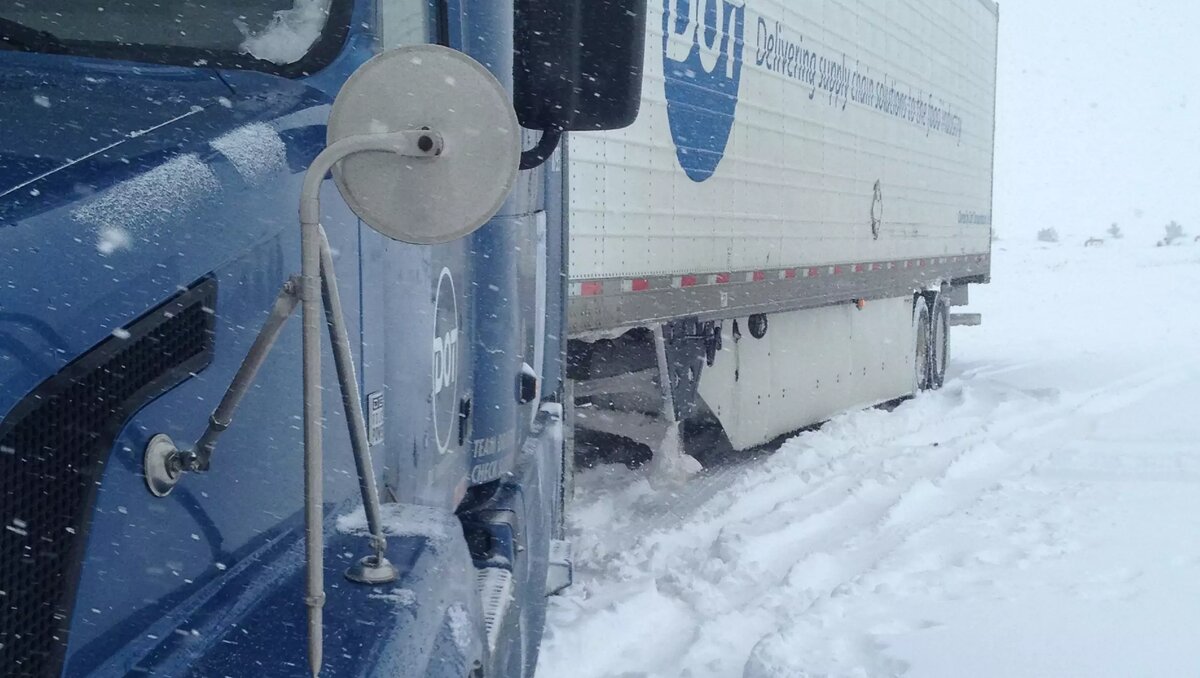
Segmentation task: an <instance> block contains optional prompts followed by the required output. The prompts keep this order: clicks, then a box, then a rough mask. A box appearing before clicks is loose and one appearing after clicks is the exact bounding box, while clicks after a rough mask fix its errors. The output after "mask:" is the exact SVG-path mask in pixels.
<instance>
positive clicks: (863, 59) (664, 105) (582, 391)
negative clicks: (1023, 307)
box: [563, 0, 999, 462]
mask: <svg viewBox="0 0 1200 678" xmlns="http://www.w3.org/2000/svg"><path fill="white" fill-rule="evenodd" d="M998 18H999V11H998V7H997V6H996V4H995V3H993V2H991V0H902V1H898V0H822V1H820V2H816V1H811V2H810V1H808V0H797V1H795V2H788V1H785V0H690V2H689V0H658V1H656V0H651V2H650V9H649V20H648V26H647V30H648V34H647V49H646V60H645V69H644V83H643V92H642V108H641V112H640V115H639V117H638V120H637V122H636V123H635V124H634V125H633V126H631V127H629V128H627V129H623V130H619V131H611V132H596V133H574V134H572V135H571V136H570V138H569V140H568V141H569V143H568V145H567V149H566V152H565V153H564V155H563V161H564V162H565V163H566V168H567V171H566V172H565V173H564V174H565V175H566V176H567V186H566V188H565V190H564V194H565V197H564V210H565V212H566V213H567V215H568V217H569V234H570V235H569V259H570V261H569V266H568V270H569V292H568V298H569V303H568V314H567V316H568V319H567V323H568V328H567V331H568V335H569V336H570V337H571V339H572V341H571V349H570V369H569V376H570V377H571V380H572V382H571V386H572V387H573V390H574V398H573V404H574V406H575V415H574V417H573V421H574V423H575V426H574V429H575V433H576V436H577V441H578V442H579V443H580V445H579V448H578V449H579V450H584V449H585V448H586V449H590V450H592V451H593V452H594V451H597V450H599V451H604V452H605V453H607V454H609V455H610V456H611V455H613V454H617V456H618V457H620V458H621V459H622V460H624V461H626V462H631V461H637V460H639V459H641V460H644V458H646V456H647V455H649V454H650V453H651V452H652V451H653V450H656V449H658V447H657V446H658V444H659V442H661V440H662V439H663V436H664V435H666V434H667V433H669V432H670V431H672V430H674V429H675V425H676V424H677V423H678V424H681V425H682V427H681V428H682V432H683V442H684V449H686V450H687V451H689V452H691V453H692V454H693V455H694V456H697V457H699V458H700V459H701V460H702V461H707V460H708V458H710V457H712V456H713V455H715V454H720V453H721V452H729V451H733V450H746V449H749V448H754V447H756V446H760V445H762V444H764V443H767V442H769V441H771V440H772V439H775V438H777V437H779V436H782V435H785V434H787V433H789V432H792V431H796V430H798V429H801V428H803V427H806V426H809V425H811V424H814V423H817V422H820V421H823V420H825V419H827V418H829V417H830V416H831V415H833V414H836V413H838V412H840V411H844V410H847V409H851V408H856V407H863V406H871V405H874V404H878V403H883V402H887V401H891V400H895V399H898V398H902V397H905V396H908V395H911V394H913V393H915V392H916V391H918V390H920V389H924V388H938V387H940V386H941V384H942V382H943V380H944V378H945V372H946V362H947V360H948V357H949V347H950V340H949V331H950V327H951V325H952V324H973V323H976V322H978V316H970V315H965V314H963V315H954V316H952V315H951V312H950V307H951V306H961V305H964V304H966V302H967V289H968V285H970V284H979V283H986V282H988V281H989V278H990V263H991V259H990V243H991V212H992V163H993V142H994V130H995V125H994V121H995V116H994V110H995V91H996V77H995V74H996V49H997V30H998ZM668 383H669V384H670V388H663V387H662V386H663V384H668ZM584 442H586V443H587V445H583V444H582V443H584ZM614 451H616V452H614Z"/></svg>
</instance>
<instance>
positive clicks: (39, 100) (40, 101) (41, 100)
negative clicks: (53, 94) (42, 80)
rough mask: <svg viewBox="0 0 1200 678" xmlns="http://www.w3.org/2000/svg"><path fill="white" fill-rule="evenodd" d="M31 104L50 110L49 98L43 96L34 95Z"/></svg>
mask: <svg viewBox="0 0 1200 678" xmlns="http://www.w3.org/2000/svg"><path fill="white" fill-rule="evenodd" d="M33 103H35V104H37V105H38V106H41V107H42V108H50V97H48V96H46V95H44V94H35V95H34V97H33Z"/></svg>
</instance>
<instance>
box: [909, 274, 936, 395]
mask: <svg viewBox="0 0 1200 678" xmlns="http://www.w3.org/2000/svg"><path fill="white" fill-rule="evenodd" d="M931 330H932V324H931V322H930V313H929V301H928V300H926V299H925V295H923V294H918V295H916V296H914V297H913V336H914V337H915V338H916V340H915V341H914V342H913V343H914V346H913V381H914V388H913V391H925V390H928V389H929V376H930V375H929V362H930V354H931V353H932V350H931V348H932V342H931V341H930V334H931V333H932V332H931Z"/></svg>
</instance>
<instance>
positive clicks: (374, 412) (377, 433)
mask: <svg viewBox="0 0 1200 678" xmlns="http://www.w3.org/2000/svg"><path fill="white" fill-rule="evenodd" d="M382 442H383V391H376V392H374V393H368V394H367V444H368V445H378V444H380V443H382Z"/></svg>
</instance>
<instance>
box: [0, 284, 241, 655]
mask: <svg viewBox="0 0 1200 678" xmlns="http://www.w3.org/2000/svg"><path fill="white" fill-rule="evenodd" d="M216 287H217V286H216V282H215V281H214V280H211V279H205V280H203V281H201V282H200V283H198V284H196V285H195V286H193V287H192V288H190V289H188V290H187V291H185V292H182V293H181V294H179V295H177V296H176V297H174V298H173V299H171V300H170V301H168V302H167V303H165V304H163V305H161V306H159V307H158V308H156V309H154V310H153V311H151V312H150V313H148V314H146V315H144V316H143V317H142V318H141V319H139V320H137V321H135V322H133V323H132V324H130V325H129V326H127V327H126V328H125V329H124V330H122V331H119V332H116V333H114V336H113V337H111V338H109V339H107V340H105V341H104V342H102V343H101V344H100V345H98V346H97V347H95V348H94V349H92V350H91V351H89V352H88V353H87V354H85V355H84V356H82V357H81V358H79V359H78V360H76V361H74V362H72V363H71V364H70V365H68V366H67V367H65V368H64V369H63V370H62V371H60V372H59V373H58V374H56V375H55V376H53V377H51V378H50V379H48V380H46V381H45V382H43V383H42V384H41V385H40V386H38V387H37V388H36V389H35V390H34V391H33V392H32V393H30V394H29V395H28V396H26V397H25V398H24V399H23V400H22V401H21V402H20V403H18V404H17V406H16V407H15V408H14V409H13V410H12V412H10V413H9V415H8V416H7V417H6V418H5V419H4V420H3V421H2V422H0V521H2V522H3V523H4V529H3V530H0V672H3V673H4V675H21V676H47V675H57V674H58V673H60V672H61V670H62V662H63V658H64V657H63V656H64V652H65V650H66V646H67V631H68V628H69V626H70V619H71V609H72V606H73V605H74V599H75V589H76V587H77V584H78V579H79V568H80V566H81V561H82V558H83V551H84V545H85V544H86V542H87V538H86V533H87V528H88V524H89V521H90V518H91V514H92V507H93V504H94V500H95V494H96V488H97V486H98V484H99V482H100V478H101V476H102V475H103V472H104V467H105V464H106V462H107V461H108V456H109V453H110V451H111V450H112V447H113V444H114V442H115V440H116V436H117V434H118V433H119V432H120V431H121V429H122V428H123V426H124V424H125V422H126V421H127V420H128V419H129V417H130V416H131V415H132V414H133V413H134V412H136V411H137V410H138V409H140V408H141V407H142V406H144V405H145V404H146V403H148V402H150V401H151V400H152V399H154V398H156V397H158V396H159V395H161V394H162V393H163V392H165V391H166V390H168V389H170V388H172V387H174V386H175V385H177V384H179V383H180V382H182V381H183V380H185V379H187V378H188V376H189V375H191V374H194V373H195V372H197V371H199V370H201V369H204V368H205V367H206V366H207V365H208V363H209V362H210V360H211V357H212V343H213V339H212V337H213V326H214V314H213V308H214V307H215V303H216Z"/></svg>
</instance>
